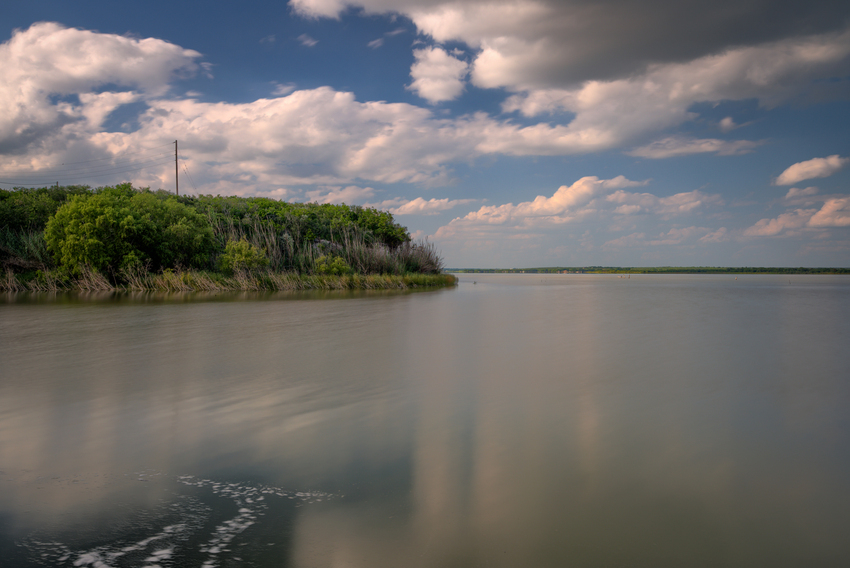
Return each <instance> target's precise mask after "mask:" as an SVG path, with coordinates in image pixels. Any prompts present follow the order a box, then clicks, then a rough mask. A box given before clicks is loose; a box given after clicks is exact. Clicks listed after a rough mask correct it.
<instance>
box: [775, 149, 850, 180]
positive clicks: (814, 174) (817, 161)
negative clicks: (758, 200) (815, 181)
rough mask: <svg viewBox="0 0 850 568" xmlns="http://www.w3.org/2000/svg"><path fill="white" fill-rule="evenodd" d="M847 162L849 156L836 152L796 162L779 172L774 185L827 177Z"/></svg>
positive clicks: (848, 161)
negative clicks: (824, 156) (844, 156)
mask: <svg viewBox="0 0 850 568" xmlns="http://www.w3.org/2000/svg"><path fill="white" fill-rule="evenodd" d="M848 163H850V158H842V157H841V156H839V155H838V154H834V155H832V156H828V157H826V158H813V159H811V160H806V161H805V162H797V163H796V164H794V165H792V166H790V167H789V168H788V169H786V170H785V171H784V172H782V173H781V174H779V177H778V178H776V185H793V184H795V183H797V182H800V181H803V180H806V179H812V178H822V177H829V176H831V175H832V174H834V173H835V172H837V171H838V170H840V169H841V168H843V167H844V166H846V165H847V164H848Z"/></svg>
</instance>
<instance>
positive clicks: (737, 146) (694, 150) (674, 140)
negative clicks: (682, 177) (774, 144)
mask: <svg viewBox="0 0 850 568" xmlns="http://www.w3.org/2000/svg"><path fill="white" fill-rule="evenodd" d="M758 145H759V142H752V141H750V140H718V139H716V138H706V139H696V138H683V137H680V136H671V137H668V138H664V139H663V140H657V141H655V142H653V143H651V144H648V145H646V146H641V147H640V148H635V149H634V150H632V151H630V152H628V154H629V155H630V156H638V157H641V158H653V159H659V158H672V157H676V156H687V155H689V154H700V153H709V152H710V153H716V154H720V155H721V156H731V155H735V154H746V153H747V152H752V151H753V149H754V148H755V147H757V146H758Z"/></svg>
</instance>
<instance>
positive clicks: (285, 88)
mask: <svg viewBox="0 0 850 568" xmlns="http://www.w3.org/2000/svg"><path fill="white" fill-rule="evenodd" d="M272 85H274V89H273V90H272V94H273V95H275V96H278V97H280V96H284V95H288V94H289V93H291V92H292V91H294V90H295V88H296V85H295V83H276V82H272Z"/></svg>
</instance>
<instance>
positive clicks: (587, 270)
mask: <svg viewBox="0 0 850 568" xmlns="http://www.w3.org/2000/svg"><path fill="white" fill-rule="evenodd" d="M445 272H458V273H475V274H478V273H485V274H486V273H490V274H496V273H502V274H850V268H808V267H805V266H800V267H772V266H737V267H736V266H731V267H730V266H641V267H628V266H626V267H623V266H580V267H576V266H572V267H567V266H553V267H544V268H446V269H445Z"/></svg>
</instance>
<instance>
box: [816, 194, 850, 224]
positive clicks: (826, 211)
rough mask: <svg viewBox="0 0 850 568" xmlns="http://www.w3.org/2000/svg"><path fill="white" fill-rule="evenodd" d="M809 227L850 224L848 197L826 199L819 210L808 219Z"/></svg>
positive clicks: (849, 198)
mask: <svg viewBox="0 0 850 568" xmlns="http://www.w3.org/2000/svg"><path fill="white" fill-rule="evenodd" d="M809 226H810V227H848V226H850V197H841V198H835V199H827V200H826V202H825V203H824V204H823V207H822V208H821V210H820V211H818V212H817V213H815V214H814V215H812V218H811V219H809Z"/></svg>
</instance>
